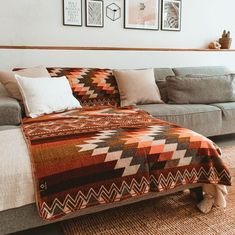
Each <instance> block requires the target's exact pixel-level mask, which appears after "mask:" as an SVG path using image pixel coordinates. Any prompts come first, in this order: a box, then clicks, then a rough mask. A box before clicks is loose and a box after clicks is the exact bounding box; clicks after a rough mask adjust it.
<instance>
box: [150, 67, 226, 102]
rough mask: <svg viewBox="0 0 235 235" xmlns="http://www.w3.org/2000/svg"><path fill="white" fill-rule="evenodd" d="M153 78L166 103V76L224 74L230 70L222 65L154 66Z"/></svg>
mask: <svg viewBox="0 0 235 235" xmlns="http://www.w3.org/2000/svg"><path fill="white" fill-rule="evenodd" d="M154 73H155V80H156V83H157V86H158V88H159V91H160V94H161V98H162V100H163V101H164V102H166V103H168V94H167V84H166V78H167V77H168V76H175V75H176V76H181V75H188V74H205V75H224V74H228V73H230V70H229V69H228V68H226V67H224V66H198V67H178V68H156V69H154Z"/></svg>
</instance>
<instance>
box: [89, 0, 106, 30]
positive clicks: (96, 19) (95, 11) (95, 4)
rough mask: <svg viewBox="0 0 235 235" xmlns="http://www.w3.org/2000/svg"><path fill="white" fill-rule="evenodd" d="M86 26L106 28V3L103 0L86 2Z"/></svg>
mask: <svg viewBox="0 0 235 235" xmlns="http://www.w3.org/2000/svg"><path fill="white" fill-rule="evenodd" d="M86 26H87V27H104V3H103V1H102V0H86Z"/></svg>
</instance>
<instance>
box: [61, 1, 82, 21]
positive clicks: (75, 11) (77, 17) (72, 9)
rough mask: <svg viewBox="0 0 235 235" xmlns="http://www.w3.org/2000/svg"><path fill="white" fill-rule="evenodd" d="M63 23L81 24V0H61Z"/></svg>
mask: <svg viewBox="0 0 235 235" xmlns="http://www.w3.org/2000/svg"><path fill="white" fill-rule="evenodd" d="M63 13H64V14H63V23H64V25H71V26H82V0H64V1H63Z"/></svg>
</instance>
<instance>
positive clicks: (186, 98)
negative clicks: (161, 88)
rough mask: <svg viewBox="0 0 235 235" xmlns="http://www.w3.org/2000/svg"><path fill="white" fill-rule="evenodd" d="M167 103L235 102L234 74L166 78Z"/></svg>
mask: <svg viewBox="0 0 235 235" xmlns="http://www.w3.org/2000/svg"><path fill="white" fill-rule="evenodd" d="M166 80H167V92H168V98H169V103H173V104H211V103H222V102H232V101H235V74H229V75H216V76H206V75H187V76H169V77H167V79H166Z"/></svg>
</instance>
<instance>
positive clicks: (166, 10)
mask: <svg viewBox="0 0 235 235" xmlns="http://www.w3.org/2000/svg"><path fill="white" fill-rule="evenodd" d="M161 29H162V30H169V31H180V30H181V0H162V27H161Z"/></svg>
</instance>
